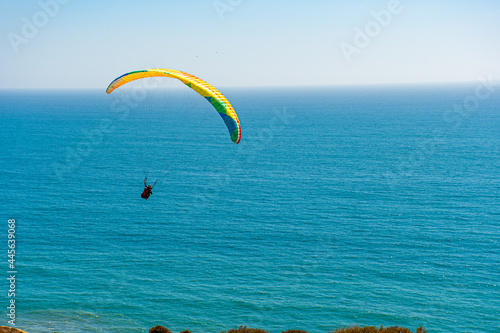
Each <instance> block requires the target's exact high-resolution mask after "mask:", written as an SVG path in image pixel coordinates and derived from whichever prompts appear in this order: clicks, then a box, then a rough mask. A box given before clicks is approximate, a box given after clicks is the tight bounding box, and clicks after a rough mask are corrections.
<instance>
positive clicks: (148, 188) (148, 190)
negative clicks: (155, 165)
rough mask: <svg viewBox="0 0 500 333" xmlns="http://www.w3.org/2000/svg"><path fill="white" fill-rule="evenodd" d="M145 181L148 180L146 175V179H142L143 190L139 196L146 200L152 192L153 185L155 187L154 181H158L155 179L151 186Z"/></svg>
mask: <svg viewBox="0 0 500 333" xmlns="http://www.w3.org/2000/svg"><path fill="white" fill-rule="evenodd" d="M147 181H148V177H146V179H144V191H143V192H142V194H141V198H143V199H146V200H148V198H149V196H150V195H151V194H153V187H155V185H156V183H157V182H158V181H156V182H155V183H154V184H153V186H151V185H148V184H147Z"/></svg>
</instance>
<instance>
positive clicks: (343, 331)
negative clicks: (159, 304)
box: [149, 325, 427, 333]
mask: <svg viewBox="0 0 500 333" xmlns="http://www.w3.org/2000/svg"><path fill="white" fill-rule="evenodd" d="M149 333H172V331H171V330H169V329H168V328H166V327H163V326H160V325H157V326H155V327H153V328H151V329H150V330H149ZM180 333H192V332H191V331H188V330H185V331H181V332H180ZM221 333H269V332H267V331H265V330H263V329H260V328H250V327H246V326H240V327H239V328H233V329H230V330H229V331H227V332H221ZM281 333H308V332H307V331H302V330H288V331H283V332H281ZM331 333H414V332H412V331H411V330H410V329H408V328H404V327H400V326H389V327H383V326H380V327H378V328H377V327H376V326H365V327H359V326H351V327H347V328H337V329H335V330H333V331H332V332H331ZM415 333H427V331H426V330H425V328H423V327H419V328H417V331H416V332H415Z"/></svg>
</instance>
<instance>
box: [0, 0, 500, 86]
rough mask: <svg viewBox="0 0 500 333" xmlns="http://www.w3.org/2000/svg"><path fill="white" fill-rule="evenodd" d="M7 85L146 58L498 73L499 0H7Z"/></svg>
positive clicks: (227, 79)
mask: <svg viewBox="0 0 500 333" xmlns="http://www.w3.org/2000/svg"><path fill="white" fill-rule="evenodd" d="M0 4H1V8H0V50H1V52H0V89H5V88H99V89H105V87H106V86H107V85H108V84H109V83H110V82H111V81H112V80H113V79H114V78H115V77H117V76H119V75H121V74H123V73H126V72H129V71H133V70H138V69H145V68H155V67H163V68H173V69H178V70H182V71H186V72H189V73H191V74H194V75H196V76H199V77H201V78H202V79H205V80H207V81H209V82H210V83H212V84H213V85H215V86H221V87H224V86H284V85H344V84H372V83H411V82H455V81H476V80H477V79H478V77H480V76H482V77H487V76H489V75H493V76H494V77H495V78H496V79H498V78H499V77H500V1H499V0H482V1H481V0H475V1H474V0H441V1H437V0H418V1H417V0H400V1H398V0H391V1H385V0H384V1H378V0H370V1H368V0H364V1H361V0H357V1H356V0H353V1H345V0H342V1H340V0H338V1H337V0H314V1H313V0H308V1H306V0H303V1H299V0H296V1H293V0H288V1H285V0H266V1H264V0H190V1H188V0H178V1H168V0H158V1H126V0H121V1H102V0H101V1H97V0H86V1H77V0H69V1H68V0H64V1H63V0H40V1H32V0H23V1H7V0H0Z"/></svg>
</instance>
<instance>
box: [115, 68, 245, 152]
mask: <svg viewBox="0 0 500 333" xmlns="http://www.w3.org/2000/svg"><path fill="white" fill-rule="evenodd" d="M159 76H162V77H171V78H174V79H178V80H180V81H181V82H182V83H184V84H185V85H187V86H188V87H190V88H191V89H193V90H194V91H196V92H197V93H198V94H200V95H201V96H203V97H205V98H206V99H207V100H208V101H209V102H210V104H212V106H213V107H214V108H215V110H217V112H218V113H219V115H220V116H221V117H222V119H223V120H224V123H225V124H226V126H227V129H228V130H229V134H230V135H231V140H233V142H234V143H239V142H240V139H241V127H240V121H239V119H238V116H237V115H236V112H234V109H233V107H232V105H231V104H230V103H229V101H228V100H227V99H226V97H224V95H222V94H221V93H220V91H218V90H217V89H215V87H213V86H211V85H210V84H208V83H207V82H205V81H203V80H201V79H199V78H197V77H196V76H194V75H191V74H188V73H185V72H181V71H177V70H175V69H164V68H155V69H146V70H141V71H135V72H130V73H127V74H124V75H122V76H120V77H118V78H116V79H115V80H114V81H113V82H111V83H110V85H109V86H108V88H107V89H106V92H107V93H108V94H110V93H111V92H112V91H113V90H115V89H116V88H118V87H121V86H122V85H124V84H126V83H128V82H131V81H135V80H138V79H143V78H146V77H159Z"/></svg>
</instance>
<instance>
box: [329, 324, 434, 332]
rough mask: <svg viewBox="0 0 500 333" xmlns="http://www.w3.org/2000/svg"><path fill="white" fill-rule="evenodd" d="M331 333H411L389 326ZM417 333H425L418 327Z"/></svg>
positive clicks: (405, 329)
mask: <svg viewBox="0 0 500 333" xmlns="http://www.w3.org/2000/svg"><path fill="white" fill-rule="evenodd" d="M332 333H413V332H412V331H410V330H409V329H407V328H404V327H399V326H390V327H385V328H384V326H380V328H376V327H375V326H366V327H359V326H352V327H348V328H338V329H336V330H335V331H333V332H332ZM417 333H427V331H426V330H425V328H423V327H419V328H417Z"/></svg>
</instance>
